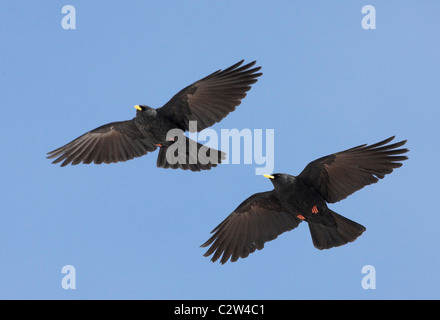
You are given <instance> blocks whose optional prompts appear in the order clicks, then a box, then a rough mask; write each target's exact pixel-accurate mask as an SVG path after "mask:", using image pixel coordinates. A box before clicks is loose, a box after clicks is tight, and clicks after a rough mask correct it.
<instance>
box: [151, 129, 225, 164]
mask: <svg viewBox="0 0 440 320" xmlns="http://www.w3.org/2000/svg"><path fill="white" fill-rule="evenodd" d="M184 142H185V145H184V144H183V143H179V142H175V143H173V144H171V145H169V146H163V147H161V148H160V150H159V155H158V156H157V166H158V167H159V168H171V169H177V168H180V169H183V170H191V171H201V170H210V169H211V168H213V167H216V166H217V165H218V164H219V163H221V161H222V160H224V159H225V158H226V153H224V152H222V151H219V150H216V149H212V148H208V147H206V146H204V145H202V144H200V143H198V142H196V141H193V140H191V139H188V138H186V137H185V141H184ZM182 150H183V151H184V152H182Z"/></svg>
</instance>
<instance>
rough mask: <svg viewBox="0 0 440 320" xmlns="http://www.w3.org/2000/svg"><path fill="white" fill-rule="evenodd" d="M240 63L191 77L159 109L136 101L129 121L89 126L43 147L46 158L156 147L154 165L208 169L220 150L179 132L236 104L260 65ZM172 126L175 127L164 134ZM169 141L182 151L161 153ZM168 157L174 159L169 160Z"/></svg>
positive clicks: (106, 156) (103, 156)
mask: <svg viewBox="0 0 440 320" xmlns="http://www.w3.org/2000/svg"><path fill="white" fill-rule="evenodd" d="M242 63H243V60H242V61H240V62H238V63H236V64H234V65H232V66H231V67H229V68H226V69H224V70H218V71H215V72H213V73H212V74H210V75H209V76H207V77H205V78H203V79H200V80H198V81H196V82H194V83H193V84H191V85H189V86H187V87H185V88H184V89H182V90H180V91H179V92H178V93H177V94H175V95H174V96H173V97H172V98H171V99H170V100H169V101H168V102H167V103H166V104H165V105H163V106H162V107H160V108H157V109H155V108H151V107H149V106H146V105H136V106H135V108H136V109H137V112H136V117H135V118H133V119H132V120H128V121H119V122H112V123H109V124H106V125H103V126H100V127H98V128H96V129H94V130H91V131H89V132H87V133H85V134H83V135H82V136H80V137H78V138H76V139H75V140H73V141H71V142H70V143H68V144H66V145H65V146H63V147H61V148H58V149H56V150H53V151H51V152H49V153H48V155H49V156H48V158H50V159H53V158H55V160H54V161H53V163H59V162H61V166H66V165H68V164H73V165H76V164H79V163H84V164H89V163H92V162H94V163H96V164H101V163H116V162H120V161H127V160H130V159H133V158H135V157H140V156H143V155H145V154H147V153H148V152H152V151H155V150H156V149H157V148H158V147H159V148H160V152H159V155H158V158H157V166H158V167H161V168H173V169H176V168H181V169H184V170H188V169H189V170H191V171H200V170H209V169H211V168H212V167H215V166H217V164H218V163H221V161H222V160H223V159H224V158H225V154H224V153H223V152H221V151H218V150H215V149H210V148H207V147H204V146H203V145H201V144H199V143H197V142H195V141H192V140H190V139H188V138H186V137H185V136H184V132H185V131H191V132H195V131H201V130H203V129H205V128H207V127H209V126H211V125H213V124H214V123H216V122H219V121H221V120H222V119H223V118H224V117H226V116H227V115H228V114H229V113H230V112H232V111H234V110H235V108H236V107H237V106H238V105H240V103H241V99H243V98H244V97H245V96H246V92H247V91H249V90H250V89H251V85H252V84H254V83H255V82H257V78H258V77H259V76H261V75H262V73H257V71H259V70H260V69H261V67H255V68H252V67H253V66H254V65H255V61H253V62H251V63H248V64H246V65H243V66H241V65H242ZM191 124H193V125H191ZM173 129H177V130H179V129H180V130H181V131H180V132H178V133H177V135H176V133H175V135H174V136H171V137H168V134H169V133H170V130H173ZM176 137H177V138H176ZM181 142H182V144H179V145H177V144H178V143H181ZM175 143H176V146H182V148H183V147H184V148H183V150H184V151H183V152H181V153H180V154H178V156H177V154H174V153H173V152H170V154H171V156H170V154H168V153H167V152H168V151H169V147H171V146H172V145H173V144H175ZM170 151H171V150H170ZM200 151H202V152H200ZM176 152H177V151H176ZM173 157H174V158H176V159H177V160H176V161H177V162H173V161H171V160H173V159H174V158H173Z"/></svg>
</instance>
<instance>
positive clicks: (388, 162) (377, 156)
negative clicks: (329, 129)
mask: <svg viewBox="0 0 440 320" xmlns="http://www.w3.org/2000/svg"><path fill="white" fill-rule="evenodd" d="M393 139H394V137H390V138H388V139H386V140H383V141H381V142H378V143H375V144H372V145H366V144H364V145H360V146H357V147H354V148H351V149H348V150H345V151H342V152H337V153H334V154H331V155H328V156H325V157H322V158H319V159H317V160H315V161H312V162H310V163H309V164H308V165H307V166H306V167H305V169H304V170H303V171H302V172H301V173H300V174H299V175H298V176H292V175H289V174H284V173H276V174H273V175H264V176H265V177H266V178H269V179H270V181H271V182H272V184H273V186H274V189H273V190H272V191H267V192H261V193H256V194H254V195H252V196H250V197H249V198H247V199H246V200H245V201H244V202H243V203H241V204H240V205H239V206H238V207H237V209H235V210H234V212H232V213H231V214H230V215H229V216H228V217H227V218H226V219H225V220H224V221H223V222H222V223H220V224H219V225H218V226H217V227H216V228H215V229H214V230H213V231H212V232H211V233H213V235H212V236H211V238H210V239H209V240H208V241H206V242H205V243H204V244H202V246H201V247H208V246H210V248H209V249H208V251H207V252H206V253H205V254H204V256H205V257H208V256H210V255H211V254H214V255H213V257H212V259H211V261H212V262H215V261H217V260H218V259H220V257H221V259H220V262H221V263H222V264H224V263H226V262H227V261H228V259H230V260H231V262H234V261H237V260H238V259H239V258H246V257H247V256H248V255H249V254H250V253H252V252H254V251H255V250H256V249H258V250H261V249H263V247H264V243H265V242H267V241H271V240H274V239H275V238H277V237H278V235H280V234H282V233H283V232H286V231H290V230H292V229H294V228H296V227H298V225H299V224H300V223H301V222H303V221H305V222H307V223H308V226H309V229H310V234H311V236H312V241H313V245H314V246H315V247H316V248H318V249H329V248H333V247H338V246H341V245H344V244H346V243H348V242H352V241H354V240H356V239H357V238H358V237H359V236H360V235H361V234H362V233H363V232H364V231H365V230H366V229H365V227H364V226H362V225H360V224H358V223H356V222H354V221H352V220H350V219H347V218H345V217H343V216H341V215H339V214H337V213H336V212H334V211H333V210H331V209H330V208H328V207H327V203H334V202H337V201H340V200H342V199H345V198H346V197H348V196H349V195H351V194H352V193H354V192H356V191H358V190H360V189H362V188H363V187H364V186H366V185H369V184H373V183H376V182H378V181H379V179H383V178H384V177H385V175H387V174H390V173H391V172H392V171H393V169H395V168H399V167H400V166H402V163H401V161H404V160H406V159H408V158H407V157H406V156H404V155H402V154H404V153H406V152H408V149H404V148H400V147H401V146H403V145H404V144H405V143H406V140H404V141H400V142H396V143H393V144H388V143H389V142H391V141H392V140H393Z"/></svg>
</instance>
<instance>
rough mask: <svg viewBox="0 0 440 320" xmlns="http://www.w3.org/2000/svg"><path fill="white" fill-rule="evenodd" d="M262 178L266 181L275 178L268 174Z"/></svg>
mask: <svg viewBox="0 0 440 320" xmlns="http://www.w3.org/2000/svg"><path fill="white" fill-rule="evenodd" d="M263 177H265V178H267V179H275V177H274V176H271V175H270V174H265V175H263Z"/></svg>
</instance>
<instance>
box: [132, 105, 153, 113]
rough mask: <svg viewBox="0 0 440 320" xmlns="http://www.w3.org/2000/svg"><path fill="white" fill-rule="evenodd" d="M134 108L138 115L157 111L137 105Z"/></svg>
mask: <svg viewBox="0 0 440 320" xmlns="http://www.w3.org/2000/svg"><path fill="white" fill-rule="evenodd" d="M134 108H135V109H136V110H137V111H136V114H137V115H138V114H143V113H151V112H152V111H153V110H154V111H155V109H153V108H150V107H149V106H145V105H142V104H137V105H135V106H134Z"/></svg>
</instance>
